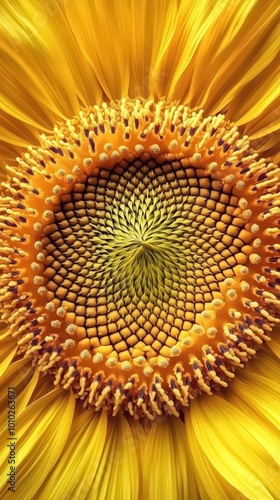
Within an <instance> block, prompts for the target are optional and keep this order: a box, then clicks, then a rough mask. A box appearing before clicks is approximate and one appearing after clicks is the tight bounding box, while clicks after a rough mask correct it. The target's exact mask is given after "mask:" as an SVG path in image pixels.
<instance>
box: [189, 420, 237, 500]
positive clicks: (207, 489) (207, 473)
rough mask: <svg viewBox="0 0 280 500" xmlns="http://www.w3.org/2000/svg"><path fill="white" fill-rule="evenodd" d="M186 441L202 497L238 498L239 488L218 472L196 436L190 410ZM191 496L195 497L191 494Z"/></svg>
mask: <svg viewBox="0 0 280 500" xmlns="http://www.w3.org/2000/svg"><path fill="white" fill-rule="evenodd" d="M185 426H186V441H187V445H188V446H189V456H190V460H191V463H192V467H193V469H194V474H195V477H196V484H197V488H198V490H199V495H200V498H202V499H203V498H211V499H212V498H213V499H216V498H217V499H219V500H228V499H229V498H237V497H238V490H237V489H236V488H234V486H232V485H231V484H230V483H228V482H227V481H226V480H225V479H224V478H223V477H222V476H221V475H220V474H218V473H217V471H216V469H215V468H214V467H213V465H212V463H211V461H210V460H209V458H208V456H207V453H205V450H204V449H203V448H202V447H201V446H200V444H199V443H198V440H197V438H196V436H195V433H194V429H193V425H192V422H191V417H190V411H188V410H187V411H186V412H185ZM190 498H193V497H192V496H190Z"/></svg>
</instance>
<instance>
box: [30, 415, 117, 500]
mask: <svg viewBox="0 0 280 500" xmlns="http://www.w3.org/2000/svg"><path fill="white" fill-rule="evenodd" d="M106 434H107V415H106V413H105V412H102V413H98V414H96V413H94V411H93V410H92V409H91V408H89V409H88V410H87V411H85V412H84V413H83V414H82V415H79V416H78V417H77V418H75V420H74V423H73V425H72V428H71V432H70V435H69V438H68V441H67V442H66V445H65V448H64V450H63V452H62V455H61V458H60V460H59V462H58V464H57V465H56V467H55V468H54V469H53V471H52V472H51V474H50V475H49V477H48V478H47V480H46V481H45V483H44V485H43V486H42V488H41V489H40V491H39V493H38V498H42V499H43V498H85V497H86V495H87V494H88V491H89V490H90V489H91V487H92V482H93V479H94V477H95V475H96V472H97V470H98V466H99V462H100V459H101V456H102V454H103V452H104V446H105V440H106ZM81 478H83V480H81Z"/></svg>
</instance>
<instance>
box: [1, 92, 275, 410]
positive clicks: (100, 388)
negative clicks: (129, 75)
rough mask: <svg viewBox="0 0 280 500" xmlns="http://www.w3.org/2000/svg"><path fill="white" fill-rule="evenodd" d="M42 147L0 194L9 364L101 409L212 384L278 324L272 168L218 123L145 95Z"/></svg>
mask: <svg viewBox="0 0 280 500" xmlns="http://www.w3.org/2000/svg"><path fill="white" fill-rule="evenodd" d="M41 140H42V144H41V147H40V148H38V149H32V148H29V152H30V154H29V157H24V158H23V159H18V162H19V165H18V167H17V168H12V167H8V172H9V176H10V177H9V178H8V180H7V182H6V183H3V186H2V191H1V195H2V207H3V209H2V211H1V215H0V224H1V229H2V231H3V235H4V236H3V239H2V241H1V245H2V247H1V249H0V265H1V268H2V269H5V273H4V274H3V275H2V277H1V296H0V308H1V313H2V319H3V320H4V321H7V322H8V324H9V332H10V334H11V335H13V336H14V337H16V338H17V342H18V346H19V347H18V352H19V354H21V355H24V356H28V357H31V358H33V360H34V363H35V364H36V365H37V366H38V368H39V370H40V371H43V372H47V373H49V374H50V376H51V377H52V378H53V380H54V383H55V384H62V386H63V387H64V388H65V389H68V388H70V387H71V388H72V390H73V391H74V392H75V395H76V397H77V398H80V399H81V400H83V401H84V405H85V406H87V405H93V406H95V408H96V409H99V408H105V409H107V410H108V411H110V412H111V413H112V414H113V415H115V414H116V413H117V412H118V411H119V410H120V409H125V410H127V411H129V412H130V414H131V415H133V416H134V417H135V418H138V417H139V416H146V417H148V418H151V419H152V418H154V417H155V415H157V414H161V413H168V414H170V413H172V414H174V415H179V411H180V409H181V408H183V407H184V406H188V404H189V400H190V398H193V397H195V396H198V395H199V394H201V393H202V392H206V393H207V394H211V393H212V392H213V391H214V390H216V388H217V387H219V386H222V387H225V386H226V385H227V380H228V379H230V378H232V377H233V376H234V371H235V370H236V367H240V366H244V362H246V361H247V360H248V359H249V358H250V357H251V356H252V355H253V354H254V352H255V350H256V348H257V347H258V346H259V345H261V344H262V343H263V342H265V341H267V340H269V337H268V334H269V332H270V331H271V329H272V326H273V325H274V324H275V323H276V322H278V321H279V309H280V302H279V278H280V271H279V268H278V258H279V245H277V243H276V242H277V237H278V234H279V231H278V229H276V230H275V227H276V226H277V224H278V219H279V208H278V202H277V196H276V195H275V193H277V191H279V171H278V168H277V167H276V166H275V165H273V164H268V165H266V164H265V162H264V160H259V161H256V155H255V154H252V153H251V149H250V146H249V143H248V138H247V137H243V138H242V137H241V136H239V134H238V133H237V128H236V127H234V126H233V125H232V124H230V123H229V122H227V121H226V119H225V117H224V116H223V115H218V116H215V117H204V115H203V112H202V111H199V112H193V111H191V110H189V109H188V108H187V107H184V106H179V107H178V106H176V104H174V103H167V102H165V101H161V102H158V103H155V102H154V101H153V100H152V99H151V100H149V101H141V100H136V101H129V100H127V99H123V100H122V101H120V102H116V103H111V105H110V106H108V105H105V104H104V105H103V106H101V107H100V108H99V107H98V106H95V107H94V108H90V109H87V110H84V111H81V112H80V116H79V118H74V119H72V120H68V121H67V123H66V124H65V125H61V127H60V128H59V127H56V128H55V133H54V135H53V136H50V137H49V138H47V137H46V136H42V139H41ZM256 233H257V237H256Z"/></svg>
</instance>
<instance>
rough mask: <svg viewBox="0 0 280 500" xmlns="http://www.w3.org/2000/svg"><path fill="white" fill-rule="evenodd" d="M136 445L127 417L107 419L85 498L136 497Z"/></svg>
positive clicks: (137, 492)
mask: <svg viewBox="0 0 280 500" xmlns="http://www.w3.org/2000/svg"><path fill="white" fill-rule="evenodd" d="M136 449H137V446H136V443H135V436H133V434H132V431H131V429H130V425H129V423H128V421H127V419H126V418H125V417H124V416H122V415H119V416H117V417H111V418H110V419H109V427H108V433H107V437H106V445H105V448H104V451H103V455H102V458H101V461H100V463H99V466H98V469H97V472H96V475H95V478H94V480H93V483H92V485H91V487H90V491H89V493H88V495H87V496H86V499H87V500H96V499H97V498H98V500H108V499H109V498H112V499H114V500H123V499H125V500H139V460H138V456H137V452H136Z"/></svg>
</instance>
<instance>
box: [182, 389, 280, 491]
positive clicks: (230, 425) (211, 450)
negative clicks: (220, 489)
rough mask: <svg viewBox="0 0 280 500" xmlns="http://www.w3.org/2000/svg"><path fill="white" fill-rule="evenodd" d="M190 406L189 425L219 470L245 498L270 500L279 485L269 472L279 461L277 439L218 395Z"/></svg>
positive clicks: (279, 454) (200, 399)
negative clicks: (272, 479)
mask: <svg viewBox="0 0 280 500" xmlns="http://www.w3.org/2000/svg"><path fill="white" fill-rule="evenodd" d="M195 403H196V404H193V405H192V407H191V424H192V426H193V431H194V434H195V436H196V439H197V441H198V444H199V445H200V446H201V448H202V449H203V450H204V452H205V454H206V455H207V457H208V458H209V460H210V462H211V463H212V465H213V467H215V469H217V471H218V473H219V474H220V475H221V476H222V477H223V478H224V479H225V480H227V481H228V482H229V483H230V484H231V485H233V486H234V487H235V488H236V489H237V490H238V491H240V493H242V494H243V495H245V496H246V497H248V498H250V499H251V498H252V499H255V498H262V499H270V500H272V499H273V498H275V496H277V494H278V493H277V491H278V486H277V485H276V484H275V481H274V482H273V481H271V473H272V471H274V472H275V470H276V469H277V467H278V465H279V463H280V438H279V436H278V439H275V436H274V435H273V436H272V435H271V434H270V428H269V425H266V426H261V425H259V424H258V423H257V422H256V421H255V420H254V419H252V418H250V417H249V416H248V415H247V414H246V412H244V411H243V412H242V411H241V410H240V409H239V408H238V407H237V406H235V405H233V404H230V403H229V402H227V401H225V400H224V399H222V398H221V397H220V396H210V397H206V398H204V397H200V398H198V399H197V400H196V401H195Z"/></svg>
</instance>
